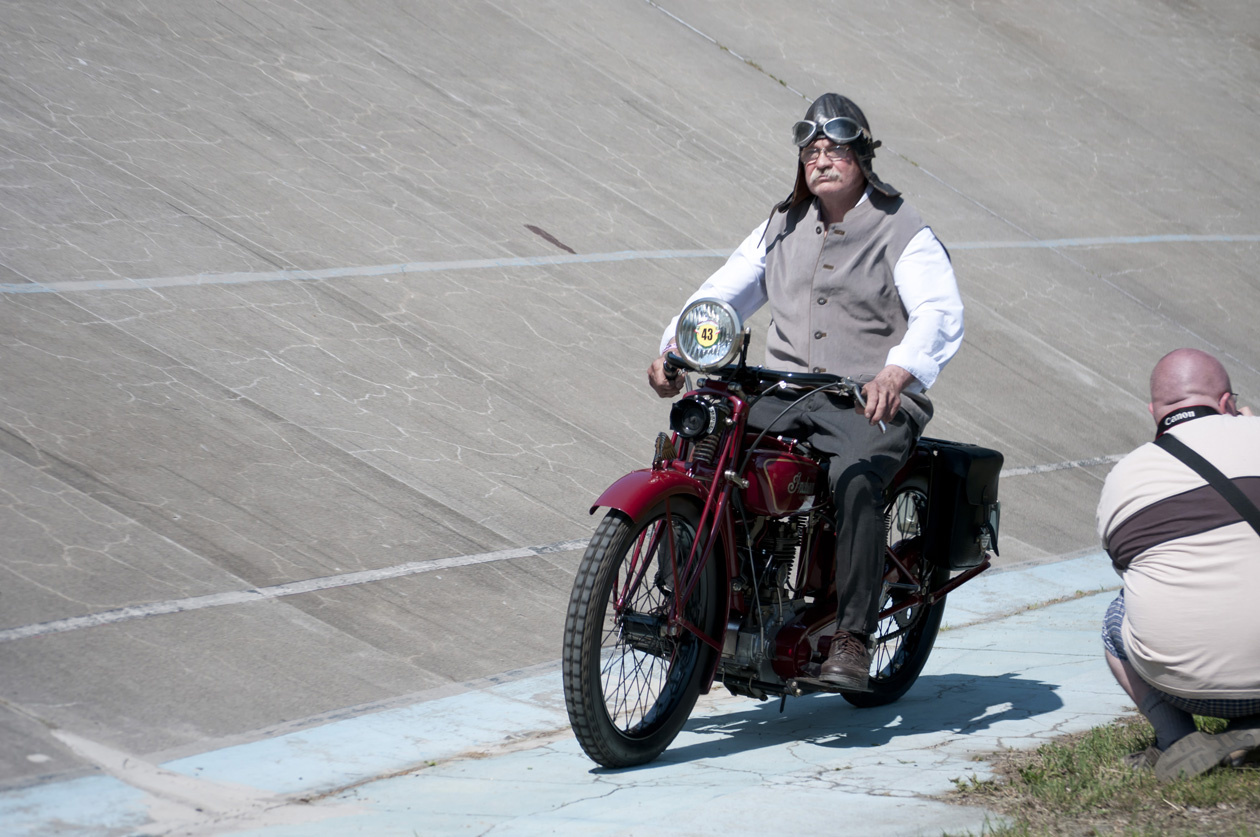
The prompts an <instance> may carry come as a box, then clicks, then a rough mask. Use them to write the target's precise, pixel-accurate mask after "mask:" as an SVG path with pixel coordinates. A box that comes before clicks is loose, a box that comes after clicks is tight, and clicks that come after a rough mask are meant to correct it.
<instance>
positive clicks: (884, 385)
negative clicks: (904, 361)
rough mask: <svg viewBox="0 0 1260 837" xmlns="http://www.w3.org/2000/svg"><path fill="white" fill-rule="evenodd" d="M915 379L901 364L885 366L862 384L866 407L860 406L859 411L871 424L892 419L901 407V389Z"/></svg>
mask: <svg viewBox="0 0 1260 837" xmlns="http://www.w3.org/2000/svg"><path fill="white" fill-rule="evenodd" d="M913 380H914V376H913V375H911V374H910V373H909V372H907V371H906V370H904V369H902V368H901V367H900V366H894V365H892V364H889V365H888V366H885V367H884V368H883V369H882V370H881V371H880V373H879V374H878V375H876V376H875V377H874V378H872V379H871V380H870V381H868V382H867V383H866V384H864V385H863V386H862V398H863V399H865V401H866V409H865V410H863V409H862V408H861V407H860V406H859V407H858V408H857V411H858V412H859V413H861V414H862V415H864V416H866V418H867V419H868V420H869V421H870V423H871V424H879V423H880V422H881V421H885V422H887V421H892V418H893V416H895V415H896V414H897V410H898V409H899V408H900V407H901V391H902V390H903V389H905V388H906V386H907V385H909V383H910V382H911V381H913Z"/></svg>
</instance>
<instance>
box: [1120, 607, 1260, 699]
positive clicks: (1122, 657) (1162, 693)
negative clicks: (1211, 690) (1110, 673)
mask: <svg viewBox="0 0 1260 837" xmlns="http://www.w3.org/2000/svg"><path fill="white" fill-rule="evenodd" d="M1122 622H1124V591H1123V590H1121V591H1120V595H1118V596H1116V598H1115V600H1114V601H1113V602H1112V603H1111V605H1110V606H1109V607H1108V608H1107V615H1106V616H1104V617H1103V631H1102V640H1103V645H1104V646H1105V647H1106V649H1107V650H1108V651H1110V652H1111V655H1112V656H1113V657H1116V658H1117V659H1120V660H1124V661H1126V662H1128V659H1129V657H1128V655H1126V654H1125V653H1124V639H1123V637H1121V635H1120V624H1121V623H1122ZM1148 685H1149V684H1148ZM1151 688H1152V689H1154V690H1155V691H1157V692H1159V693H1160V694H1161V695H1163V696H1164V700H1166V701H1168V703H1169V704H1171V705H1173V706H1175V707H1177V708H1178V709H1180V710H1181V711H1182V712H1189V713H1190V714H1191V715H1202V716H1204V717H1205V718H1245V717H1247V716H1248V715H1260V699H1254V700H1216V699H1204V700H1198V699H1192V698H1183V697H1178V696H1177V695H1170V694H1168V693H1167V692H1164V691H1161V690H1159V689H1155V687H1154V686H1151Z"/></svg>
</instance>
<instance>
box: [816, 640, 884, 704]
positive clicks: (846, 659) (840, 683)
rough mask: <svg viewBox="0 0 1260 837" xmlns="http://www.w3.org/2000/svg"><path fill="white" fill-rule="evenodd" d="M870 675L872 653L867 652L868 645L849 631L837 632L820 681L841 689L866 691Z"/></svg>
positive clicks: (823, 665)
mask: <svg viewBox="0 0 1260 837" xmlns="http://www.w3.org/2000/svg"><path fill="white" fill-rule="evenodd" d="M870 674H871V653H870V652H869V651H867V650H866V643H865V642H864V641H862V640H861V639H859V638H858V637H856V636H854V635H853V634H851V633H849V632H848V631H839V632H837V633H836V635H835V637H833V638H832V640H831V649H830V650H829V651H828V652H827V659H826V660H825V661H824V662H823V664H822V670H821V671H820V672H819V673H818V679H819V680H822V681H824V682H826V683H830V684H831V685H833V686H837V687H839V688H841V689H853V690H854V691H860V690H864V689H866V683H867V680H868V679H869V678H870Z"/></svg>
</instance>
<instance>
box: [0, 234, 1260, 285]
mask: <svg viewBox="0 0 1260 837" xmlns="http://www.w3.org/2000/svg"><path fill="white" fill-rule="evenodd" d="M1257 241H1260V235H1224V234H1222V235H1180V234H1177V235H1121V236H1113V237H1110V238H1057V239H1051V240H1046V241H971V242H967V241H964V242H960V243H952V244H948V245H947V246H948V247H949V249H950V250H1011V249H1057V248H1069V247H1111V246H1116V245H1123V244H1212V243H1230V244H1233V243H1244V242H1257ZM731 249H732V250H733V249H734V248H731ZM730 253H731V250H623V251H619V252H615V253H585V254H583V253H575V254H564V255H555V256H523V257H519V258H501V259H466V260H463V261H438V262H407V263H405V264H383V265H372V266H366V267H334V268H327V269H325V270H276V271H270V272H259V273H201V274H196V275H192V276H167V277H159V278H154V279H127V278H123V279H99V280H97V279H76V280H67V281H54V282H29V283H23V284H0V294H47V293H75V292H82V291H139V290H153V289H155V288H175V287H189V286H195V285H244V284H250V283H254V282H300V281H310V280H324V279H344V278H351V277H353V278H366V277H371V276H403V275H407V274H416V273H442V272H447V271H454V270H485V269H492V268H516V267H547V266H550V265H563V264H596V263H599V262H625V261H651V260H659V259H724V258H726V257H727V256H729V255H730Z"/></svg>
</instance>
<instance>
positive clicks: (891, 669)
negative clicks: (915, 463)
mask: <svg viewBox="0 0 1260 837" xmlns="http://www.w3.org/2000/svg"><path fill="white" fill-rule="evenodd" d="M884 519H885V521H886V529H887V534H886V538H887V541H886V542H887V545H888V547H889V548H890V549H891V550H892V551H893V552H894V553H895V554H896V555H897V557H898V558H899V559H900V560H901V562H902V564H903V565H904V566H905V567H906V568H907V569H908V570H910V571H911V572H912V573H913V579H907V578H903V577H900V573H897V572H890V573H888V574H886V575H885V581H886V582H891V583H885V585H884V595H883V598H882V599H881V601H880V605H879V609H880V612H881V613H882V612H883V611H885V610H887V609H889V608H890V607H892V606H893V605H895V604H897V603H899V602H903V601H905V600H906V599H907V598H909V597H910V596H912V595H914V594H915V593H920V594H926V593H927V592H928V591H929V590H932V589H934V588H937V587H940V586H941V585H942V584H944V583H945V582H946V581H948V580H949V570H947V569H939V568H937V567H935V566H934V565H933V564H932V563H931V561H929V560H928V558H927V556H925V555H924V554H923V540H924V539H923V532H924V526H925V525H926V523H927V482H926V481H925V480H923V479H921V478H917V477H916V478H911V479H909V480H907V481H906V482H904V483H902V484H901V485H900V486H898V488H897V490H896V491H895V492H894V493H893V496H892V499H891V500H889V502H888V505H887V507H886V508H885V509H884ZM889 564H890V566H891V562H889ZM912 581H918V582H920V583H919V584H917V585H912V584H911V582H912ZM944 613H945V599H944V598H941V599H940V600H938V601H937V602H935V603H934V604H932V605H930V606H929V605H926V604H917V605H914V606H913V607H910V608H907V609H905V610H900V611H898V612H896V613H893V614H892V615H890V616H887V617H885V618H884V619H881V620H880V622H879V625H878V626H876V628H875V635H874V636H873V637H872V639H873V641H874V644H875V649H874V652H873V653H872V655H871V679H870V686H871V691H869V692H845V693H844V699H845V700H847V701H848V702H849V703H851V704H853V705H854V706H861V707H869V706H883V705H885V704H888V703H892V702H893V701H895V700H897V699H898V698H900V697H901V696H902V695H904V694H905V693H906V692H907V691H908V690H909V688H910V687H911V686H912V685H914V681H915V680H917V679H918V677H919V672H921V671H922V670H923V664H924V663H926V662H927V658H928V655H929V654H931V653H932V644H933V643H934V642H936V634H937V631H939V630H940V627H941V617H942V616H943V615H944Z"/></svg>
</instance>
